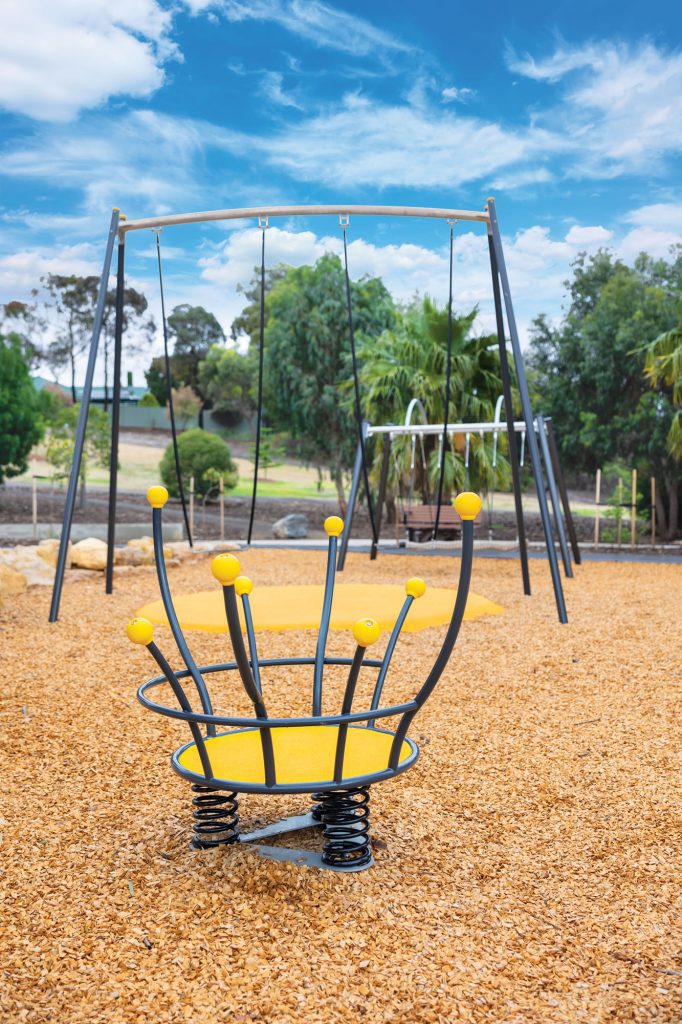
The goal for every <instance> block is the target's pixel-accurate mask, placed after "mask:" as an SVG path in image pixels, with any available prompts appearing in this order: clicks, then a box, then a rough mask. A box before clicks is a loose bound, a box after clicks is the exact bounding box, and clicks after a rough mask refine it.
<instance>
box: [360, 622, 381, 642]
mask: <svg viewBox="0 0 682 1024" xmlns="http://www.w3.org/2000/svg"><path fill="white" fill-rule="evenodd" d="M353 636H354V637H355V639H356V640H357V643H358V647H369V646H370V645H371V644H375V643H376V642H377V640H378V639H379V637H380V636H381V628H380V626H379V623H378V622H377V621H376V619H358V621H357V622H356V623H355V625H354V626H353Z"/></svg>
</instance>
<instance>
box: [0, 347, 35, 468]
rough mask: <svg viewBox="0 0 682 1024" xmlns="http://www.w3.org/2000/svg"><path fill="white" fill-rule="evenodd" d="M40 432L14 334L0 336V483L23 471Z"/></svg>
mask: <svg viewBox="0 0 682 1024" xmlns="http://www.w3.org/2000/svg"><path fill="white" fill-rule="evenodd" d="M41 435H42V424H41V420H40V414H39V412H38V398H37V395H36V390H35V388H34V387H33V381H32V380H31V377H30V374H29V372H28V366H27V365H26V361H25V359H24V356H23V353H22V349H21V342H20V339H19V337H18V336H17V335H10V336H9V337H7V338H4V337H2V336H1V335H0V483H2V482H3V481H4V479H5V477H9V476H18V475H19V474H20V473H23V472H24V471H25V470H26V466H27V460H28V455H29V452H30V451H31V448H32V447H33V445H34V444H37V443H38V441H39V440H40V438H41Z"/></svg>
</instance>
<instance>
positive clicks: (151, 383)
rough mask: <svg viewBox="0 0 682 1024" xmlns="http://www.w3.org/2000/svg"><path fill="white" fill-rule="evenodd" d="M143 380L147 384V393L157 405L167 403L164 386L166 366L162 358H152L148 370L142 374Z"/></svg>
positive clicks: (166, 389)
mask: <svg viewBox="0 0 682 1024" xmlns="http://www.w3.org/2000/svg"><path fill="white" fill-rule="evenodd" d="M144 379H145V380H146V382H147V387H148V388H149V391H150V392H151V394H152V395H153V396H154V398H155V399H156V402H157V405H166V403H167V402H168V387H167V385H166V366H165V363H164V359H163V356H154V358H153V359H152V361H151V363H150V364H149V369H148V370H145V372H144Z"/></svg>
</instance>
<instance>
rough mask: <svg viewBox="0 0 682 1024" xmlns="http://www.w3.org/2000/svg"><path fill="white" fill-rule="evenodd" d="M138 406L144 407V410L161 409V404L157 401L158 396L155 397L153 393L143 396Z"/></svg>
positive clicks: (148, 392)
mask: <svg viewBox="0 0 682 1024" xmlns="http://www.w3.org/2000/svg"><path fill="white" fill-rule="evenodd" d="M138 404H139V405H140V406H142V408H144V409H149V408H152V409H158V408H159V403H158V401H157V399H156V395H153V394H152V393H151V391H145V393H144V394H143V396H142V398H141V399H140V401H139V403H138Z"/></svg>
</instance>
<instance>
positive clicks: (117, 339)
mask: <svg viewBox="0 0 682 1024" xmlns="http://www.w3.org/2000/svg"><path fill="white" fill-rule="evenodd" d="M124 289H125V235H122V236H121V237H120V238H119V240H118V268H117V271H116V322H115V325H114V397H113V402H112V406H111V458H110V461H109V519H108V525H107V573H106V583H105V587H104V589H105V593H107V594H111V593H112V592H113V589H114V544H115V542H116V489H117V485H118V434H119V428H120V422H121V348H122V343H123V299H124Z"/></svg>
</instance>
